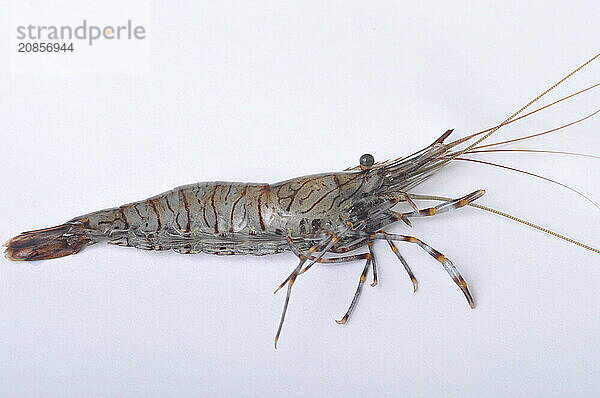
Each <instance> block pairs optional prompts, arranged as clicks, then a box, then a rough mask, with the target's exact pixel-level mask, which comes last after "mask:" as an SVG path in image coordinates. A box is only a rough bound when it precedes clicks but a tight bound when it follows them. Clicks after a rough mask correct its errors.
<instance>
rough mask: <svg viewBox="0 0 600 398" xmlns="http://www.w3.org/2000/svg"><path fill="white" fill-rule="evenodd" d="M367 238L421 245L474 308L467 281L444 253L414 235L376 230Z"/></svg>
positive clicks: (361, 234)
mask: <svg viewBox="0 0 600 398" xmlns="http://www.w3.org/2000/svg"><path fill="white" fill-rule="evenodd" d="M355 234H357V235H360V236H363V235H367V234H366V233H364V232H363V233H358V232H355ZM368 238H369V239H385V240H388V241H401V242H408V243H415V244H417V245H418V246H419V247H421V248H422V249H423V250H425V251H426V252H427V253H428V254H429V255H430V256H431V257H433V258H435V259H436V260H437V261H438V262H439V263H440V264H442V266H443V267H444V270H446V272H447V273H448V275H450V277H451V278H452V280H453V281H454V283H456V285H457V286H458V287H459V288H460V290H461V291H462V292H463V294H464V296H465V298H466V299H467V303H469V307H471V308H475V301H474V300H473V296H472V295H471V292H470V291H469V287H468V286H467V282H466V281H465V279H464V278H463V277H462V275H461V274H460V272H459V271H458V269H457V268H456V266H455V265H454V264H453V263H452V261H450V259H449V258H447V257H446V256H445V255H443V254H442V253H440V252H439V251H437V250H436V249H434V248H433V247H431V246H429V245H428V244H427V243H425V242H423V241H422V240H420V239H418V238H415V237H414V236H408V235H399V234H390V233H387V232H385V231H381V232H376V233H374V234H371V235H368Z"/></svg>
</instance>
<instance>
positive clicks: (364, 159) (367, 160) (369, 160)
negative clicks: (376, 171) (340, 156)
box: [359, 153, 375, 168]
mask: <svg viewBox="0 0 600 398" xmlns="http://www.w3.org/2000/svg"><path fill="white" fill-rule="evenodd" d="M359 162H360V165H361V167H365V168H368V167H371V166H373V164H375V158H374V157H373V155H371V154H370V153H365V154H364V155H362V156H361V157H360V161H359Z"/></svg>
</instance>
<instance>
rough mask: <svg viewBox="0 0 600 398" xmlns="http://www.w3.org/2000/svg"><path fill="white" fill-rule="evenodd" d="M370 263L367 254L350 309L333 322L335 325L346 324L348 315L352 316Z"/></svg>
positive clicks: (370, 259) (370, 258)
mask: <svg viewBox="0 0 600 398" xmlns="http://www.w3.org/2000/svg"><path fill="white" fill-rule="evenodd" d="M372 261H373V258H372V257H371V254H370V253H369V254H367V262H366V263H365V266H364V268H363V270H362V273H361V274H360V279H359V280H358V286H357V287H356V291H355V292H354V297H352V302H351V303H350V307H348V311H346V313H345V314H344V316H343V317H342V319H336V320H335V323H337V324H338V325H344V324H346V322H348V318H350V315H352V312H353V311H354V308H356V304H357V303H358V298H359V297H360V293H361V292H362V287H363V285H364V284H365V281H366V280H367V273H368V272H369V265H371V263H372Z"/></svg>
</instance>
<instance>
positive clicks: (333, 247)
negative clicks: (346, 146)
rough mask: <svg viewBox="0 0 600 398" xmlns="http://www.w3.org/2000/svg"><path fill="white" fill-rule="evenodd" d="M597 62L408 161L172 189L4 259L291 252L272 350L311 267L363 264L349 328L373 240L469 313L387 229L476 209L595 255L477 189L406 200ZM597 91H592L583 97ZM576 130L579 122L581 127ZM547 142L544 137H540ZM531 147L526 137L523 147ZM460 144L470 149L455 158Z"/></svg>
mask: <svg viewBox="0 0 600 398" xmlns="http://www.w3.org/2000/svg"><path fill="white" fill-rule="evenodd" d="M598 57H600V54H598V55H596V56H594V57H593V58H591V59H590V60H588V61H587V62H586V63H584V64H583V65H581V66H580V67H579V68H577V69H575V70H574V71H573V72H571V73H570V74H569V75H567V76H565V77H564V78H563V79H561V80H560V81H558V82H557V83H556V84H554V85H553V86H551V87H550V88H549V89H547V90H546V91H544V92H543V93H542V94H540V95H539V96H537V97H536V98H534V99H533V100H532V101H530V102H529V103H528V104H527V105H525V106H523V107H522V108H520V109H519V110H518V111H517V112H515V113H514V114H513V115H511V116H510V117H509V118H507V119H506V120H505V121H503V122H502V123H500V124H499V125H497V126H495V127H493V128H491V129H488V130H484V131H481V132H479V133H475V134H471V135H469V136H466V137H464V138H460V139H457V140H455V141H452V142H446V141H447V139H448V137H449V136H450V135H451V134H452V132H453V130H448V131H446V132H444V133H443V134H442V135H441V136H440V137H439V138H438V139H437V140H435V141H434V142H433V143H431V144H430V145H428V146H427V147H425V148H423V149H421V150H419V151H417V152H415V153H413V154H411V155H408V156H405V157H401V158H397V159H392V160H387V161H383V162H378V163H376V162H375V159H374V158H373V156H372V155H370V154H365V155H363V156H361V157H360V160H359V166H356V167H352V168H349V169H346V170H344V171H340V172H333V173H324V174H318V175H309V176H303V177H297V178H293V179H290V180H287V181H283V182H278V183H275V184H267V183H241V182H201V183H196V184H191V185H185V186H181V187H177V188H174V189H172V190H170V191H167V192H164V193H161V194H159V195H156V196H154V197H151V198H149V199H146V200H141V201H137V202H133V203H129V204H125V205H122V206H118V207H114V208H110V209H105V210H101V211H95V212H92V213H88V214H85V215H82V216H78V217H75V218H73V219H71V220H69V221H67V222H65V223H64V224H61V225H58V226H55V227H50V228H45V229H39V230H34V231H29V232H23V233H21V234H20V235H18V236H16V237H13V238H12V239H10V240H8V242H6V244H5V246H6V250H5V254H6V257H7V258H8V259H10V260H23V261H35V260H45V259H54V258H59V257H63V256H68V255H72V254H76V253H78V252H80V251H81V250H83V249H84V248H85V247H87V246H90V245H93V244H96V243H99V242H103V241H104V242H107V243H108V244H111V245H117V246H125V247H135V248H139V249H145V250H157V251H162V250H173V251H175V252H178V253H183V254H196V253H207V254H216V255H242V254H246V255H256V256H261V255H268V254H276V253H281V252H286V251H290V252H292V253H293V254H294V255H295V256H296V257H297V258H298V264H297V265H296V266H295V268H294V269H293V271H292V272H291V273H290V274H289V276H288V277H287V278H286V279H285V280H284V281H283V282H282V283H281V284H280V285H279V286H278V287H277V289H276V291H275V292H277V291H278V290H280V289H282V288H284V287H287V294H286V297H285V301H284V305H283V311H282V314H281V317H280V320H279V324H278V328H277V332H276V335H275V347H277V342H278V340H279V337H280V334H281V330H282V326H283V323H284V320H285V316H286V313H287V308H288V304H289V300H290V295H291V291H292V287H293V285H294V283H295V282H296V280H297V278H298V276H300V275H301V274H303V273H304V272H306V271H308V270H309V269H310V268H311V267H312V266H313V265H314V264H316V263H341V262H349V261H357V260H363V261H365V265H364V267H363V270H362V272H361V274H360V278H359V283H358V286H357V288H356V290H355V293H354V297H353V299H352V301H351V303H350V305H349V307H348V310H347V311H346V313H345V314H344V315H343V316H342V317H341V319H339V320H336V322H337V323H339V324H345V323H346V322H347V321H348V319H349V318H350V316H351V315H352V313H353V311H354V309H355V307H356V304H357V302H358V299H359V296H360V294H361V291H362V288H363V285H364V283H365V281H366V279H367V274H368V272H369V270H372V273H373V282H372V283H371V285H372V286H375V285H377V283H378V274H377V262H376V258H375V254H374V251H373V242H374V241H376V240H384V241H386V242H387V244H388V245H389V247H390V249H391V250H392V251H393V253H394V254H395V255H396V257H397V258H398V260H399V261H400V262H401V263H402V265H403V267H404V269H405V270H406V272H407V274H408V276H409V278H410V279H411V281H412V283H413V289H414V291H416V290H417V287H418V283H417V280H416V278H415V276H414V274H413V272H412V270H411V268H410V266H409V264H408V263H407V261H406V260H405V259H404V257H403V256H402V254H401V252H400V250H399V249H398V246H397V245H396V243H397V242H407V243H411V244H414V245H416V246H418V247H420V248H421V249H422V250H423V251H425V252H426V253H427V254H429V255H430V256H431V257H433V258H434V259H435V260H436V261H437V262H439V263H440V265H441V267H442V268H443V269H444V270H445V271H446V272H447V273H448V275H449V276H450V278H451V279H452V280H453V282H454V283H455V284H456V285H457V287H458V288H459V289H460V291H461V292H462V294H463V295H464V297H465V299H466V301H467V303H468V305H469V306H470V307H471V308H475V300H474V299H473V296H472V294H471V292H470V291H469V287H468V285H467V282H466V281H465V279H464V278H463V277H462V275H461V273H460V272H459V270H458V269H457V267H456V266H455V265H454V263H453V262H452V261H451V260H450V259H448V258H447V257H446V256H445V255H444V254H442V252H440V251H438V250H437V249H435V248H433V247H431V246H430V245H429V244H427V243H425V242H424V241H423V240H421V239H419V238H417V237H414V236H410V235H403V234H394V233H389V232H387V231H386V229H387V228H388V227H389V226H390V225H392V224H394V223H396V222H402V223H404V224H406V225H408V226H411V221H410V220H411V219H413V218H416V217H430V216H435V215H438V214H442V213H445V212H448V211H451V210H456V209H460V208H462V207H465V206H472V207H477V208H479V209H483V210H486V211H491V212H493V213H496V214H498V215H501V216H504V217H508V218H511V219H513V220H515V221H518V222H521V223H524V224H527V225H529V226H531V227H534V228H537V229H540V230H542V231H544V232H547V233H550V234H552V235H554V236H556V237H559V238H561V239H564V240H567V241H569V242H571V243H574V244H577V245H579V246H581V247H583V248H586V249H588V250H591V251H594V252H596V253H600V251H599V250H598V249H595V248H593V247H590V246H587V245H584V244H583V243H580V242H578V241H575V240H573V239H570V238H567V237H565V236H563V235H560V234H558V233H556V232H553V231H549V230H547V229H545V228H543V227H539V226H537V225H535V224H533V223H530V222H528V221H525V220H522V219H519V218H517V217H514V216H511V215H509V214H506V213H503V212H501V211H499V210H495V209H491V208H488V207H485V206H482V205H479V204H477V203H474V202H475V201H476V200H477V199H479V198H480V197H481V196H483V195H484V194H485V191H484V190H483V189H477V190H475V191H473V192H471V193H469V194H466V195H464V196H462V197H460V198H446V197H439V196H425V195H415V194H411V193H410V191H411V190H412V189H413V188H414V187H416V186H417V185H419V184H421V183H422V182H423V181H425V180H426V179H427V178H429V177H431V176H432V175H433V174H435V173H437V172H438V171H439V170H441V169H442V168H443V167H444V166H445V165H447V164H448V163H449V162H451V161H455V160H471V161H475V160H473V159H466V158H462V157H461V156H462V155H465V154H470V153H480V152H491V151H494V150H493V149H492V150H490V149H483V148H486V147H489V146H493V145H498V144H503V143H507V142H513V141H515V140H510V141H503V142H499V143H494V144H489V145H479V144H480V143H482V142H483V141H484V140H486V139H487V138H488V137H490V136H491V135H492V134H494V133H495V132H496V131H497V130H498V129H500V128H501V127H502V126H504V125H506V124H509V123H512V122H514V121H516V120H518V119H520V118H522V117H525V116H528V115H530V114H532V113H535V112H537V111H539V110H541V109H544V108H546V107H548V106H550V105H552V104H550V105H546V106H544V107H542V108H539V109H537V110H535V111H533V112H530V113H528V114H526V115H523V116H520V117H517V116H518V115H520V114H521V113H522V112H523V111H524V110H525V109H526V108H528V107H529V106H531V105H532V104H533V103H534V102H536V101H537V100H539V99H540V98H541V97H542V96H544V95H546V94H547V93H548V92H549V91H551V90H552V89H554V88H555V87H556V86H558V85H559V84H561V83H562V82H563V81H565V80H566V79H568V78H569V77H571V76H572V75H573V74H575V73H576V72H577V71H579V70H580V69H582V68H583V67H585V66H586V65H588V64H589V63H591V62H592V61H594V60H595V59H596V58H598ZM596 86H598V84H597V85H595V86H592V87H590V88H588V89H586V90H589V89H591V88H594V87H596ZM586 90H582V91H580V92H578V93H575V94H573V95H576V94H579V93H581V92H583V91H586ZM569 97H570V96H569ZM569 97H565V98H563V99H561V100H559V101H562V100H565V99H567V98H569ZM556 102H558V101H556ZM556 102H555V103H556ZM553 104H554V103H553ZM590 116H592V115H590ZM582 120H584V119H580V120H578V121H577V122H579V121H582ZM566 126H567V125H565V126H561V128H563V127H566ZM545 133H547V132H544V133H540V134H545ZM538 135H539V134H538ZM527 138H531V136H528V137H521V138H520V139H527ZM520 139H519V140H520ZM460 144H466V145H467V146H466V147H465V148H463V149H455V148H456V147H457V146H458V145H460ZM478 162H480V163H486V164H491V165H494V166H500V167H506V166H502V165H497V164H493V163H489V162H483V161H478ZM517 171H520V170H517ZM521 172H523V171H521ZM528 174H532V173H528ZM533 175H534V176H537V177H541V176H538V175H535V174H533ZM541 178H544V179H546V178H545V177H541ZM547 180H549V179H547ZM550 181H551V182H554V183H558V182H556V181H554V180H550ZM569 189H571V188H569ZM578 193H579V192H578ZM581 195H582V194H581ZM415 200H437V201H441V203H440V204H437V205H436V206H433V207H428V208H419V207H418V206H417V204H416V203H415ZM400 203H404V204H406V205H408V206H410V210H409V211H396V210H394V209H393V208H394V207H395V206H396V205H397V204H400ZM360 249H364V250H363V252H362V253H358V254H356V253H354V251H356V250H360Z"/></svg>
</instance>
